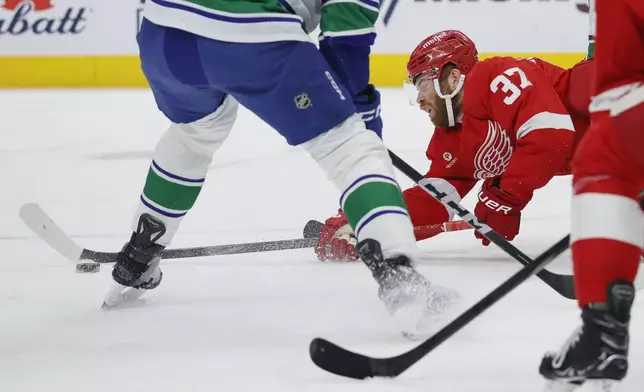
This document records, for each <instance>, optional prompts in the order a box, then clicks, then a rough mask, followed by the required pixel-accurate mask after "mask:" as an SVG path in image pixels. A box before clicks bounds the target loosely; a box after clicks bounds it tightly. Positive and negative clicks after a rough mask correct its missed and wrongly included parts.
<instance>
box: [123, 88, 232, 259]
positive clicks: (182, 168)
mask: <svg viewBox="0 0 644 392" xmlns="http://www.w3.org/2000/svg"><path fill="white" fill-rule="evenodd" d="M237 106H238V105H237V102H236V101H235V100H234V99H233V98H232V97H230V96H229V97H226V99H225V100H224V103H223V104H222V106H220V107H219V108H218V109H217V111H215V112H214V113H212V114H210V115H208V116H206V117H204V118H202V119H200V120H197V121H195V122H193V123H190V124H172V125H170V128H169V129H168V130H167V132H166V133H165V134H164V135H163V137H162V138H161V140H159V143H158V144H157V146H156V150H155V151H154V158H153V160H152V164H151V165H150V170H149V171H148V176H147V179H146V181H145V187H144V189H143V192H142V193H141V198H140V201H139V207H138V208H137V211H136V213H135V215H134V221H133V226H132V227H133V229H134V230H136V226H137V222H138V221H139V217H140V216H141V214H143V213H148V214H151V215H153V216H154V217H156V218H157V219H159V220H161V221H162V222H163V223H164V224H165V226H166V232H165V234H164V235H163V236H162V237H161V238H160V239H159V240H158V241H157V243H158V244H160V245H166V246H167V245H168V244H169V243H170V241H171V240H172V238H173V237H174V235H175V234H176V232H177V230H178V229H179V224H180V223H181V220H182V219H183V217H184V216H185V215H186V214H187V213H188V211H189V210H190V208H192V206H193V205H194V203H195V202H196V200H197V197H198V196H199V192H200V191H201V187H202V186H203V184H204V181H205V177H206V172H207V171H208V166H209V165H210V163H211V162H212V158H213V155H214V153H215V151H217V150H218V149H219V147H221V145H222V144H223V142H224V140H225V139H226V138H227V137H228V135H229V133H230V130H231V129H232V126H233V123H234V121H235V117H236V114H237Z"/></svg>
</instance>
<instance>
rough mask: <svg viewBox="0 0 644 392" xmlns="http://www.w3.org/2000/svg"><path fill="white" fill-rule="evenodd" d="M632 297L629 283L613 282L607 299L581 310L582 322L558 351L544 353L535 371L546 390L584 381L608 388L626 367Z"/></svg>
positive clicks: (565, 389)
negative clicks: (537, 371) (543, 378)
mask: <svg viewBox="0 0 644 392" xmlns="http://www.w3.org/2000/svg"><path fill="white" fill-rule="evenodd" d="M634 298H635V289H634V287H633V285H632V284H630V283H628V282H624V281H616V282H614V283H613V284H611V285H610V286H609V288H608V301H607V303H602V304H590V305H588V306H586V307H584V309H583V310H582V314H581V318H582V322H583V323H582V325H581V327H579V328H578V329H577V330H576V331H575V332H574V333H573V335H572V336H571V337H570V338H569V340H568V341H567V342H566V344H565V345H564V347H563V348H562V350H561V352H559V353H547V354H546V355H545V357H544V358H543V360H542V362H541V366H540V368H539V373H541V375H543V376H544V377H545V378H547V379H548V380H550V381H549V382H548V387H547V389H546V390H549V391H554V392H568V391H572V390H574V389H576V388H577V387H579V386H581V385H582V384H584V383H586V382H588V383H593V384H597V385H596V386H597V389H598V390H602V391H606V392H608V391H611V390H612V389H611V388H612V387H613V385H614V384H616V383H617V382H618V381H619V380H621V379H623V378H624V377H625V376H626V372H627V370H628V359H627V357H628V340H629V339H628V323H629V320H630V310H631V306H632V305H633V300H634Z"/></svg>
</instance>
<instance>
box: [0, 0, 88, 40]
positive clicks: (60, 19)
mask: <svg viewBox="0 0 644 392" xmlns="http://www.w3.org/2000/svg"><path fill="white" fill-rule="evenodd" d="M88 14H89V12H88V8H87V7H72V6H60V5H57V4H56V2H55V0H0V39H2V38H1V37H2V36H7V35H10V36H20V35H26V34H35V35H45V34H46V35H65V34H70V35H74V34H80V33H82V32H83V30H85V27H86V23H87V20H88Z"/></svg>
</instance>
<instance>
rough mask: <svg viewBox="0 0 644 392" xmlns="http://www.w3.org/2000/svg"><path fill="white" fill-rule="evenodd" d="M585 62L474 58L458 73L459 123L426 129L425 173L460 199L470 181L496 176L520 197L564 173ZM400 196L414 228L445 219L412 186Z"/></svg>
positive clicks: (581, 126)
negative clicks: (429, 132) (568, 65)
mask: <svg viewBox="0 0 644 392" xmlns="http://www.w3.org/2000/svg"><path fill="white" fill-rule="evenodd" d="M591 62H592V60H591V61H585V62H582V63H580V64H578V65H577V66H575V67H573V68H572V69H570V70H565V69H563V68H560V67H557V66H555V65H553V64H550V63H548V62H545V61H543V60H540V59H515V58H511V57H494V58H491V59H488V60H485V61H481V62H479V63H477V64H476V65H475V66H474V68H473V70H472V71H471V72H470V73H469V74H468V75H467V77H466V79H465V85H464V96H463V117H462V119H461V121H460V122H459V123H458V124H457V125H456V126H455V127H452V128H449V129H444V128H436V129H435V131H434V135H433V136H432V139H431V140H430V142H429V147H428V148H427V158H428V159H429V160H430V161H431V167H430V170H429V172H428V173H427V174H426V175H425V177H426V178H433V179H434V181H436V182H438V183H439V184H438V185H439V186H440V187H441V189H444V191H451V192H452V193H457V194H458V195H459V196H460V197H461V198H462V197H464V196H465V195H466V194H467V193H468V192H469V191H470V190H471V189H472V188H473V187H474V185H475V184H476V182H477V181H478V180H485V179H488V178H496V177H500V185H499V186H500V188H501V189H503V190H504V191H506V192H509V193H511V194H512V195H514V196H516V197H518V198H520V199H521V200H524V201H526V202H527V201H529V200H530V199H531V198H532V194H533V192H534V191H535V190H536V189H539V188H541V187H543V186H544V185H546V184H547V183H548V181H550V179H551V178H552V177H553V176H555V175H564V174H569V173H570V160H571V158H572V154H573V151H574V149H575V147H576V144H577V142H578V141H579V139H580V138H581V137H582V136H583V134H584V133H585V132H586V129H587V127H588V125H589V116H588V105H589V103H590V81H591V74H590V73H591V72H590V70H591ZM404 196H405V201H406V202H407V206H408V208H409V212H410V215H411V218H412V222H413V224H414V226H422V225H430V224H436V223H441V222H445V221H447V220H450V219H451V218H452V217H451V216H450V214H449V213H448V212H447V210H446V209H445V208H444V207H443V206H442V204H440V203H439V202H437V201H435V200H434V199H433V198H432V197H431V196H430V195H429V194H427V193H425V191H424V190H423V189H421V188H420V187H418V186H415V187H413V188H411V189H407V190H406V191H405V192H404ZM418 239H422V238H418Z"/></svg>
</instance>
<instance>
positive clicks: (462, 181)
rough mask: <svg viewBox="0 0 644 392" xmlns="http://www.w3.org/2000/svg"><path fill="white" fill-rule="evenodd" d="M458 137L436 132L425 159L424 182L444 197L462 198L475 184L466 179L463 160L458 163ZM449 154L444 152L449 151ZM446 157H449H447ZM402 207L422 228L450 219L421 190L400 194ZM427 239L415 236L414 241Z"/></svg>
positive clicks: (467, 177) (474, 181) (415, 223)
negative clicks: (426, 180)
mask: <svg viewBox="0 0 644 392" xmlns="http://www.w3.org/2000/svg"><path fill="white" fill-rule="evenodd" d="M459 137H460V135H458V134H456V133H452V134H450V133H449V132H448V131H446V130H444V129H436V130H435V131H434V135H433V136H432V139H431V141H430V143H429V147H428V148H427V153H426V155H427V158H428V159H429V160H430V162H431V166H430V169H429V171H428V172H427V174H425V176H424V177H425V178H429V179H432V183H433V185H434V186H436V187H437V188H439V189H441V190H442V191H443V192H445V193H449V194H453V195H458V198H457V200H458V199H461V198H463V197H464V196H465V195H467V193H468V192H469V191H470V190H471V189H472V188H473V187H474V185H475V184H476V180H474V179H472V178H471V176H468V175H467V170H466V169H465V168H464V167H463V162H464V160H463V159H460V160H459V150H458V145H459V142H460V139H459ZM450 150H452V152H446V151H450ZM447 154H449V155H447ZM403 196H404V198H405V203H406V204H407V208H408V210H409V216H410V217H411V221H412V224H413V225H414V226H425V225H433V224H438V223H443V222H447V221H450V220H451V219H452V218H453V215H452V214H450V213H449V212H448V211H447V209H446V208H445V206H443V204H441V203H440V202H439V201H437V200H436V199H434V198H433V197H432V196H431V195H430V194H429V193H427V192H426V191H425V190H424V189H423V188H422V187H420V186H418V185H416V186H414V187H412V188H409V189H407V190H405V191H404V192H403ZM425 238H429V237H427V236H419V235H416V239H417V240H419V241H420V240H423V239H425Z"/></svg>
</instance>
